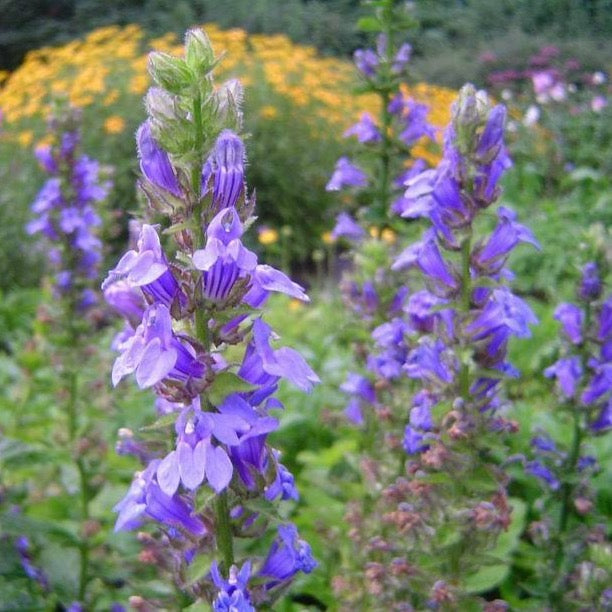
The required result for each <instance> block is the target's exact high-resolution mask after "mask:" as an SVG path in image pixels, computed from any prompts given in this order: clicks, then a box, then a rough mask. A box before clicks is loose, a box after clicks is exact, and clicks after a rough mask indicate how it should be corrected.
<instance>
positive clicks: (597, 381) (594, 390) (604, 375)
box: [581, 363, 612, 405]
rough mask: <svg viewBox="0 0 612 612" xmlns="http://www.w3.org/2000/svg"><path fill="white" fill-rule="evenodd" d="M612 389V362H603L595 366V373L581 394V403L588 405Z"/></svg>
mask: <svg viewBox="0 0 612 612" xmlns="http://www.w3.org/2000/svg"><path fill="white" fill-rule="evenodd" d="M611 390H612V363H603V364H599V365H597V366H596V367H595V375H594V376H593V378H592V379H591V383H590V384H589V386H588V387H587V388H586V389H585V390H584V393H583V394H582V398H581V399H582V401H583V403H585V404H587V405H590V404H592V403H593V402H596V401H597V400H598V399H599V398H600V397H603V396H604V395H605V394H606V393H608V392H610V391H611Z"/></svg>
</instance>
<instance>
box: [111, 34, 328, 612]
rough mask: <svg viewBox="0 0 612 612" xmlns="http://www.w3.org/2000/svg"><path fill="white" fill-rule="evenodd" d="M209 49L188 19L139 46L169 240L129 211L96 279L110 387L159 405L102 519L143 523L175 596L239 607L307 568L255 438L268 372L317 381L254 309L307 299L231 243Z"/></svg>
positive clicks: (236, 135) (229, 190)
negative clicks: (137, 463) (145, 49)
mask: <svg viewBox="0 0 612 612" xmlns="http://www.w3.org/2000/svg"><path fill="white" fill-rule="evenodd" d="M218 61H219V58H216V57H215V55H214V53H213V50H212V48H211V46H210V42H209V41H208V38H207V37H206V35H205V34H204V33H203V32H202V31H199V30H192V31H190V32H188V33H187V36H186V42H185V56H184V58H177V57H171V56H169V55H166V54H164V53H155V52H154V53H152V54H151V55H150V57H149V70H150V73H151V76H152V78H153V80H154V82H155V87H153V88H152V89H150V90H149V92H148V94H147V96H146V109H147V112H148V118H147V120H146V121H145V123H144V124H143V125H142V126H141V127H140V128H139V130H138V133H137V136H136V138H137V144H138V154H139V158H140V168H141V171H142V176H141V179H140V182H139V186H140V189H141V190H142V192H143V193H144V194H145V195H146V199H147V202H148V208H149V213H150V214H155V215H160V214H161V215H163V216H164V217H165V221H164V226H165V228H164V230H163V231H162V232H161V234H162V235H164V236H168V237H171V238H172V239H173V241H174V244H173V247H172V251H170V250H169V249H165V248H164V247H163V246H162V241H161V239H160V228H158V227H157V226H155V225H151V224H147V223H143V224H142V226H141V229H140V234H139V237H138V239H137V244H136V245H135V248H134V249H131V250H129V251H128V252H127V253H126V254H125V255H124V256H123V257H122V258H121V260H120V261H119V263H118V264H117V265H116V267H115V268H114V269H113V270H111V271H110V273H109V275H108V277H107V279H106V281H105V282H104V284H103V289H104V293H105V296H106V299H107V301H108V302H109V303H110V304H111V305H112V306H113V307H114V308H115V309H116V310H117V311H118V312H120V313H121V314H122V315H123V316H124V318H125V322H126V324H125V329H124V331H123V332H122V333H121V334H119V336H118V337H117V338H116V340H115V348H116V349H117V350H118V352H119V356H118V357H117V359H116V361H115V364H114V366H113V371H112V380H113V384H114V385H116V384H118V383H119V381H120V380H121V379H122V378H124V377H125V376H128V375H130V374H133V375H134V377H135V379H136V382H137V384H138V386H139V387H140V388H142V389H147V388H152V389H153V390H154V391H155V394H156V396H157V400H156V408H157V412H158V415H159V416H160V418H159V420H158V421H157V422H156V424H155V425H153V426H152V427H150V428H148V429H149V432H148V435H147V437H146V438H143V439H142V440H140V439H137V438H135V437H134V435H133V434H132V432H130V431H122V432H121V434H122V438H121V440H120V443H119V450H120V452H125V453H132V454H135V455H137V456H138V457H139V458H140V459H142V460H143V461H144V462H145V463H146V467H145V468H144V469H143V470H142V471H140V472H138V473H137V474H136V475H135V476H134V480H133V483H132V485H131V487H130V489H129V491H128V493H127V495H126V496H125V498H124V499H123V500H122V501H121V502H120V503H119V504H117V506H116V508H115V510H116V511H117V513H118V518H117V523H116V529H117V530H124V529H133V528H135V527H138V526H140V525H141V524H143V523H144V522H145V521H154V522H155V524H156V526H157V530H158V531H157V533H158V534H160V533H161V536H159V537H158V538H157V540H156V538H155V537H154V536H152V535H142V536H141V538H142V539H143V541H146V543H147V544H148V546H149V548H150V550H154V549H155V542H157V543H158V546H157V549H156V550H157V552H158V553H159V554H160V555H162V556H163V559H161V560H160V561H159V564H160V566H162V567H164V568H165V569H167V570H169V573H170V574H171V576H172V578H173V580H174V583H175V585H176V587H177V588H178V589H179V591H181V593H182V597H184V599H185V601H190V600H191V601H196V600H197V601H204V602H208V603H209V604H212V608H213V609H214V610H216V611H225V610H228V611H229V610H240V611H247V610H254V609H255V608H258V607H260V606H267V605H270V604H271V603H272V602H273V601H275V600H276V599H277V598H278V597H280V595H281V594H282V593H283V592H284V591H285V589H286V588H287V587H288V585H289V584H290V583H291V581H292V579H293V578H294V576H295V575H296V574H297V573H298V572H306V573H308V572H310V571H312V570H313V569H314V568H315V566H316V562H315V560H314V559H313V557H312V555H311V551H310V547H309V545H308V544H307V543H306V542H305V541H303V540H302V539H300V537H299V535H298V532H297V529H296V528H295V526H294V525H293V524H291V523H289V522H286V521H283V520H281V519H280V515H279V513H278V510H277V503H276V502H277V501H280V500H296V499H297V498H298V493H297V490H296V488H295V485H294V480H293V476H292V475H291V474H290V473H289V471H288V470H287V469H286V468H285V467H284V466H283V464H282V463H281V462H280V453H279V451H278V450H276V449H273V448H272V447H271V446H270V445H269V444H268V442H267V438H268V436H269V434H271V433H272V432H273V431H275V430H276V429H277V427H278V425H279V421H278V419H277V418H276V417H275V416H272V411H274V410H277V409H279V408H282V404H281V403H280V401H279V400H278V399H276V398H275V396H274V394H275V392H276V390H277V388H278V385H279V382H280V381H281V380H282V379H287V380H289V381H290V382H291V383H293V384H294V385H295V386H296V387H298V388H299V389H301V390H303V391H305V392H308V391H310V390H311V388H312V387H313V385H314V384H316V383H318V382H319V379H318V377H317V375H316V374H315V373H314V372H313V371H312V370H311V368H310V367H309V366H308V365H307V364H306V362H305V361H304V359H303V358H302V357H301V356H300V355H299V354H298V353H297V352H296V351H295V350H293V349H291V348H288V347H280V348H276V347H275V346H274V342H275V340H276V339H277V336H276V334H275V333H274V331H273V330H272V329H271V327H270V326H269V325H268V324H267V323H266V322H265V320H264V319H263V316H262V308H263V306H264V305H265V303H266V301H267V299H268V297H269V295H270V293H271V292H280V293H284V294H287V295H289V296H291V297H293V298H295V299H298V300H302V301H308V297H307V296H306V294H305V293H304V290H303V289H302V287H300V286H299V285H297V284H296V283H294V282H292V281H291V280H290V279H289V278H288V277H287V276H286V275H285V274H283V273H282V272H280V271H278V270H276V269H274V268H272V267H270V266H268V265H265V264H261V263H258V260H257V256H256V255H255V253H253V252H251V251H250V250H249V249H248V248H247V247H246V246H245V245H244V244H243V242H242V238H243V234H244V233H245V231H246V230H247V228H248V227H249V226H250V225H251V224H252V223H253V221H254V217H253V210H254V206H255V198H254V194H252V195H250V194H249V193H248V192H247V187H246V183H245V167H246V155H245V145H244V142H243V139H242V137H241V136H240V130H241V128H242V113H241V102H242V90H241V87H240V84H239V83H238V82H237V81H229V82H227V83H225V84H223V85H221V86H219V87H216V86H215V84H214V82H213V74H212V73H213V70H214V67H215V65H216V64H217V62H218ZM172 252H174V254H173V255H172ZM160 543H161V544H160ZM263 545H265V546H266V548H263V549H262V546H263Z"/></svg>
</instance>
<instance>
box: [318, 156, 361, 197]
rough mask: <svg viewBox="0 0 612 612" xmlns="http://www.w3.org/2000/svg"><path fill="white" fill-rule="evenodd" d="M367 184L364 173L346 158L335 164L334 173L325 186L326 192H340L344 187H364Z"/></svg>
mask: <svg viewBox="0 0 612 612" xmlns="http://www.w3.org/2000/svg"><path fill="white" fill-rule="evenodd" d="M367 183H368V177H367V175H366V173H365V172H364V171H363V170H361V168H358V167H357V166H355V164H352V163H351V161H350V160H349V158H348V157H341V158H340V159H339V160H338V161H337V162H336V167H335V168H334V173H333V174H332V176H331V178H330V179H329V182H328V183H327V185H326V186H325V189H326V190H327V191H340V189H342V188H344V187H365V186H366V185H367Z"/></svg>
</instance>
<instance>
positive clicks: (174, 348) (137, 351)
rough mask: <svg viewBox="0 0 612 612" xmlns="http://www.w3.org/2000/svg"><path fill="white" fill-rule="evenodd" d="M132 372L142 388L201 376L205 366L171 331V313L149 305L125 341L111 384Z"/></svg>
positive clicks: (115, 364) (115, 383) (159, 305)
mask: <svg viewBox="0 0 612 612" xmlns="http://www.w3.org/2000/svg"><path fill="white" fill-rule="evenodd" d="M132 372H135V373H136V382H137V383H138V386H139V387H140V388H141V389H146V388H147V387H152V386H153V385H156V384H157V383H159V382H161V381H162V380H164V379H165V378H169V379H172V380H176V381H180V382H187V381H189V380H191V379H197V378H201V377H202V376H203V375H204V372H205V367H204V364H203V363H202V362H201V361H199V360H198V359H197V357H196V354H195V350H194V349H193V347H192V346H191V344H188V343H187V342H184V341H181V340H180V339H179V338H178V337H177V336H176V335H175V334H174V332H173V331H172V319H171V318H170V312H169V311H168V309H167V308H166V306H164V305H163V304H155V305H152V306H149V307H148V308H147V310H146V311H145V313H144V316H143V319H142V323H141V324H140V325H139V326H138V327H137V328H136V331H135V332H134V335H133V336H132V337H131V338H129V339H128V340H127V341H126V342H125V345H124V347H123V352H122V353H121V355H120V356H119V357H118V358H117V359H116V360H115V363H114V365H113V373H112V381H113V385H117V384H118V383H119V381H120V380H121V379H122V378H123V377H124V376H126V375H128V374H131V373H132Z"/></svg>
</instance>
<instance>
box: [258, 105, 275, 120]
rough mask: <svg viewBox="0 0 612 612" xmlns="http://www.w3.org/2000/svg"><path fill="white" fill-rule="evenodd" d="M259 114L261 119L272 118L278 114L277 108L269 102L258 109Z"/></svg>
mask: <svg viewBox="0 0 612 612" xmlns="http://www.w3.org/2000/svg"><path fill="white" fill-rule="evenodd" d="M259 115H260V117H262V118H263V119H274V117H276V116H277V115H278V110H277V109H276V107H274V106H272V105H271V104H266V105H265V106H262V107H261V109H260V110H259Z"/></svg>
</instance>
